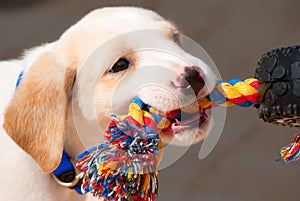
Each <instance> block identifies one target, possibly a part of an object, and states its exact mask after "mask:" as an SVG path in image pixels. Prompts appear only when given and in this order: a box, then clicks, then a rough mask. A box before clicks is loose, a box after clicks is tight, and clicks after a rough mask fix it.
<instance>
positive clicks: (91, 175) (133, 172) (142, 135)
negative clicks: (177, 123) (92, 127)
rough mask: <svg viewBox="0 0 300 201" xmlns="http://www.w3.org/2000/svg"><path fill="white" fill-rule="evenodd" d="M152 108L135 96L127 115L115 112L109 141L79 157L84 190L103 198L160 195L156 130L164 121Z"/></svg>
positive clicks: (136, 200) (141, 199) (139, 200)
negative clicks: (117, 114) (119, 114)
mask: <svg viewBox="0 0 300 201" xmlns="http://www.w3.org/2000/svg"><path fill="white" fill-rule="evenodd" d="M150 110H151V111H152V112H153V111H154V109H153V108H151V107H149V106H147V105H145V104H144V103H143V102H142V101H141V100H140V99H137V98H136V99H134V100H132V102H131V103H130V105H129V112H128V114H127V115H125V116H122V117H117V116H113V118H112V120H111V122H110V123H109V126H108V129H107V131H106V133H105V135H104V136H105V139H106V143H105V144H101V145H99V146H97V147H94V148H92V149H90V150H88V151H86V152H84V153H82V154H81V155H79V156H78V157H77V158H78V162H77V168H78V169H79V170H80V171H81V174H82V176H83V184H82V191H83V192H84V193H85V192H91V193H92V194H93V195H94V196H95V197H98V198H100V197H102V198H104V201H113V200H116V201H117V200H122V201H127V200H128V201H129V200H130V201H131V200H133V201H152V200H154V199H155V198H156V197H157V188H158V187H157V174H158V171H157V169H158V165H159V162H160V160H161V158H162V142H161V140H160V139H159V137H158V134H157V133H158V129H160V128H162V127H163V126H165V124H163V122H162V121H164V120H163V118H161V116H159V115H157V114H155V113H149V111H150Z"/></svg>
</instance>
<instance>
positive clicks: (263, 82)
mask: <svg viewBox="0 0 300 201" xmlns="http://www.w3.org/2000/svg"><path fill="white" fill-rule="evenodd" d="M255 78H257V79H258V80H259V85H260V89H259V96H260V100H261V104H260V105H259V108H258V115H259V118H261V119H263V120H264V121H265V122H270V123H274V124H277V125H289V126H294V127H300V46H293V47H287V48H279V49H275V50H272V51H269V52H267V53H266V54H264V55H263V56H262V58H261V60H260V61H259V62H258V64H257V68H256V71H255Z"/></svg>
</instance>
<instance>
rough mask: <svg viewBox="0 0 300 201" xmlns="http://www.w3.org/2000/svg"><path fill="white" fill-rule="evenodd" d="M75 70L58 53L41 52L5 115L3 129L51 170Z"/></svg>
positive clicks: (60, 141) (60, 142) (60, 146)
mask: <svg viewBox="0 0 300 201" xmlns="http://www.w3.org/2000/svg"><path fill="white" fill-rule="evenodd" d="M75 76H76V70H75V69H71V68H68V67H66V66H65V65H64V64H63V61H62V60H61V59H59V56H58V55H56V54H54V53H49V52H47V53H44V54H43V55H41V56H40V57H39V58H38V60H37V61H36V62H35V63H34V64H33V65H32V66H31V68H30V69H29V71H28V72H27V73H26V74H25V76H24V78H23V80H22V82H21V85H20V86H19V87H18V89H17V90H16V93H15V96H14V97H13V99H12V101H11V103H10V105H9V107H8V108H7V110H6V112H5V116H4V129H5V130H6V132H7V133H8V134H9V135H10V137H11V138H12V139H13V140H14V141H15V142H16V143H17V144H18V145H19V146H20V147H21V148H22V149H23V150H24V151H26V152H27V153H28V154H29V155H30V156H31V157H32V158H33V159H34V160H35V161H36V162H37V163H38V164H39V166H40V167H41V168H42V170H43V172H44V173H50V172H52V171H53V170H55V169H56V168H57V166H58V165H59V163H60V160H61V157H62V152H63V147H64V136H65V128H66V121H67V119H66V118H67V109H68V102H69V99H70V97H71V91H72V87H73V83H74V80H75Z"/></svg>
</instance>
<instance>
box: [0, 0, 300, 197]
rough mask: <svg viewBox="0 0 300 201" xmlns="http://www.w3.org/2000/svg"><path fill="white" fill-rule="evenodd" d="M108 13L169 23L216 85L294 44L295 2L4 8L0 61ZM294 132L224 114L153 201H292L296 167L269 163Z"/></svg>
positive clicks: (63, 3) (247, 112)
mask: <svg viewBox="0 0 300 201" xmlns="http://www.w3.org/2000/svg"><path fill="white" fill-rule="evenodd" d="M112 5H132V6H142V7H146V8H149V9H153V10H155V11H157V12H158V13H159V14H161V15H163V16H165V17H167V18H168V19H171V20H172V21H175V22H176V23H177V25H178V26H179V27H180V28H181V30H182V31H183V32H184V34H185V35H187V36H189V37H190V38H192V39H193V40H195V41H196V42H198V44H200V45H201V46H202V47H204V48H205V49H206V51H207V52H208V53H209V54H210V55H211V57H212V58H213V60H214V61H215V63H216V65H217V66H218V69H219V71H220V73H221V75H222V77H223V79H231V78H234V77H239V78H246V77H249V76H252V75H253V71H254V68H255V64H256V62H257V60H258V59H259V58H260V56H261V55H262V54H263V53H264V52H265V51H267V50H269V49H272V48H276V47H281V46H288V45H294V44H300V12H299V9H300V1H298V0H285V1H281V0H277V1H276V0H265V1H263V0H252V1H246V0H244V1H241V0H231V1H229V0H226V1H225V0H188V1H179V0H164V1H161V0H151V1H150V0H149V1H140V0H136V1H117V0H116V1H112V0H102V1H100V0H98V1H95V0H85V1H82V0H59V1H58V0H51V1H50V0H43V1H41V0H40V1H38V0H27V1H26V0H19V1H18V0H11V1H1V2H0V27H1V28H0V47H1V48H0V59H1V60H4V59H9V58H13V57H17V56H19V55H20V53H21V52H22V50H23V49H25V48H30V47H32V46H36V45H39V44H40V43H43V42H50V41H53V40H56V39H57V38H58V37H59V36H60V34H61V33H62V32H63V31H64V30H66V29H67V28H68V27H69V26H70V25H72V24H73V23H75V22H76V21H77V20H79V19H80V18H81V17H82V16H83V15H85V14H86V13H87V12H89V11H91V10H92V9H95V8H99V7H103V6H112ZM296 131H297V130H296V129H289V128H281V127H276V126H273V125H268V124H264V123H262V122H261V121H260V120H258V119H257V115H256V111H255V110H254V109H244V110H243V109H241V108H230V109H229V110H228V112H227V120H226V125H225V128H224V131H223V133H222V136H221V139H220V141H219V143H218V144H217V146H216V148H215V149H214V150H213V152H212V153H211V154H210V155H209V156H208V157H207V158H206V159H204V160H199V159H198V153H199V150H200V145H196V146H193V147H192V148H191V149H190V150H189V151H188V152H187V153H186V154H185V155H184V157H182V158H181V159H180V160H179V161H178V162H176V163H175V164H174V165H172V166H171V167H169V168H167V169H165V170H163V171H161V172H160V176H159V179H160V192H159V198H158V199H157V200H158V201H169V200H171V201H182V200H184V201H195V200H201V201H253V200H255V201H269V200H270V201H271V200H272V201H282V200H298V199H299V198H298V197H299V194H298V191H299V185H298V184H299V182H298V179H300V164H299V163H294V164H289V165H284V164H283V163H282V162H276V161H275V160H276V159H277V158H278V157H279V155H278V150H279V149H280V147H281V146H282V145H285V144H286V143H288V142H289V141H290V140H291V139H292V136H293V134H294V133H295V132H296Z"/></svg>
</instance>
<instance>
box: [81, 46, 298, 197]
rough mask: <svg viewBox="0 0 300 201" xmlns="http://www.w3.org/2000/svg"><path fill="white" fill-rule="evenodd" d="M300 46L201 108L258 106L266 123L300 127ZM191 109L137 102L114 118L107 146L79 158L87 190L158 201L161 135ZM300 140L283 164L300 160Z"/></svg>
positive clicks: (273, 54)
mask: <svg viewBox="0 0 300 201" xmlns="http://www.w3.org/2000/svg"><path fill="white" fill-rule="evenodd" d="M298 68H299V70H298ZM299 80H300V47H298V46H295V47H288V48H281V49H276V50H273V51H270V52H268V53H266V54H265V55H264V56H263V57H262V59H261V60H260V61H259V62H258V65H257V69H256V73H255V78H248V79H246V80H244V81H242V80H239V79H233V80H230V81H228V82H225V81H224V80H221V81H218V82H217V84H216V87H215V89H214V90H213V91H212V92H211V93H210V94H209V95H208V96H207V97H205V98H203V99H201V100H199V101H198V105H199V108H201V109H203V110H207V109H212V108H214V107H216V106H225V107H227V106H232V105H237V106H240V107H251V106H254V107H256V108H257V109H258V115H259V117H260V118H261V119H263V120H264V121H266V122H270V123H275V124H280V125H290V126H296V127H297V126H300V116H299V115H300V110H299V108H300V107H298V105H300V104H298V103H299V102H300V100H299V99H298V98H300V81H299ZM191 112H195V111H189V108H187V109H184V108H183V109H182V110H178V111H172V112H171V113H168V114H163V113H161V112H159V111H158V110H156V109H155V108H153V107H151V106H149V105H146V104H144V103H143V102H142V101H141V100H140V99H138V98H136V99H134V100H132V102H131V103H130V105H129V111H128V114H127V115H124V116H119V117H117V116H112V120H111V122H110V123H109V126H108V129H107V131H106V133H105V135H104V136H105V139H106V143H104V144H101V145H98V146H96V147H94V148H91V149H90V150H87V151H85V152H84V153H82V154H80V155H79V156H78V158H77V159H78V162H77V164H76V165H77V168H78V169H79V170H80V171H81V174H80V175H81V177H82V178H83V180H82V186H81V188H82V191H83V192H91V193H92V194H93V195H94V196H95V197H98V198H100V197H101V198H103V199H104V201H153V200H154V199H155V198H156V197H157V189H158V185H157V175H158V165H159V163H160V161H161V159H162V155H163V145H162V142H161V140H160V138H159V135H158V133H159V130H160V129H164V128H167V127H168V126H169V125H170V124H171V123H172V122H173V121H174V119H175V118H177V119H180V115H181V114H182V113H191ZM299 141H300V135H299V134H297V135H296V136H295V137H294V141H293V142H292V143H290V144H289V145H287V146H285V147H283V148H282V149H281V150H280V155H281V159H282V160H283V161H284V162H286V163H287V162H292V161H295V160H298V159H299V158H300V142H299Z"/></svg>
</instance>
